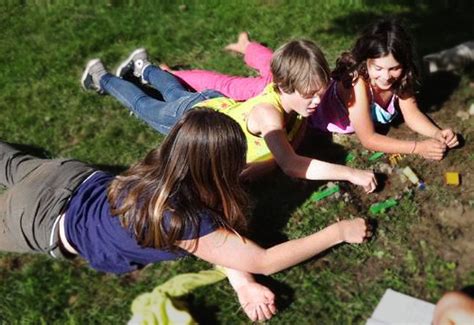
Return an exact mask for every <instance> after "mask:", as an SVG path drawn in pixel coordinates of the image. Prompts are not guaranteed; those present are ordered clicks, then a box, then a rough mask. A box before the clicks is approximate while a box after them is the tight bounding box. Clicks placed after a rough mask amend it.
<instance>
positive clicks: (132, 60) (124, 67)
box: [115, 48, 151, 84]
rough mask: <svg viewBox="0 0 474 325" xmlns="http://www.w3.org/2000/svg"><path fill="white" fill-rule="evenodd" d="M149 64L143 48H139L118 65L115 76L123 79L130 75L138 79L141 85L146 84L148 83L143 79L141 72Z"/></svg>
mask: <svg viewBox="0 0 474 325" xmlns="http://www.w3.org/2000/svg"><path fill="white" fill-rule="evenodd" d="M150 64H151V63H150V61H148V54H147V53H146V50H145V49H144V48H139V49H136V50H135V51H133V52H132V54H130V55H129V56H128V58H127V59H126V60H125V61H123V62H122V63H121V64H120V65H119V67H118V68H117V71H116V73H115V75H116V76H117V77H120V78H123V77H125V76H126V75H130V73H131V74H133V75H134V76H135V77H137V78H140V80H141V82H142V83H144V84H146V83H148V82H147V81H146V80H144V79H143V71H144V70H145V68H146V67H147V66H149V65H150Z"/></svg>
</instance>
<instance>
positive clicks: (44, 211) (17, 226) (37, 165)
mask: <svg viewBox="0 0 474 325" xmlns="http://www.w3.org/2000/svg"><path fill="white" fill-rule="evenodd" d="M93 172H94V169H93V168H92V167H90V166H88V165H86V164H84V163H82V162H80V161H77V160H71V159H54V160H51V159H40V158H36V157H33V156H30V155H27V154H24V153H22V152H20V151H18V150H16V149H14V148H13V147H11V146H10V145H7V144H5V143H3V142H0V184H1V185H3V186H5V187H6V188H7V190H6V191H4V192H3V193H1V194H0V251H4V252H18V253H28V252H29V253H47V254H50V255H51V256H53V257H64V254H63V252H62V251H61V249H60V247H59V246H60V245H59V244H60V243H59V237H58V226H59V225H58V224H57V221H58V216H59V215H60V214H61V213H62V212H63V211H64V209H65V207H66V205H67V202H68V201H69V198H70V197H71V195H72V194H73V193H74V190H75V189H76V188H77V186H79V185H80V184H81V183H82V182H83V181H84V180H85V179H86V178H87V177H88V176H89V175H90V174H91V173H93Z"/></svg>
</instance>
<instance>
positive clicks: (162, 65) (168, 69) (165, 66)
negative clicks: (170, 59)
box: [159, 63, 173, 72]
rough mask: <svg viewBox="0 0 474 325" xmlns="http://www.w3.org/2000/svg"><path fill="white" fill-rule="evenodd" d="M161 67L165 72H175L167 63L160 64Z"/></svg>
mask: <svg viewBox="0 0 474 325" xmlns="http://www.w3.org/2000/svg"><path fill="white" fill-rule="evenodd" d="M159 67H160V69H161V70H163V71H168V72H173V70H172V69H171V68H170V67H169V65H167V64H165V63H162V64H160V65H159Z"/></svg>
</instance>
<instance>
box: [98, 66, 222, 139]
mask: <svg viewBox="0 0 474 325" xmlns="http://www.w3.org/2000/svg"><path fill="white" fill-rule="evenodd" d="M143 79H145V80H146V81H148V83H149V84H150V85H151V86H153V87H154V88H155V89H156V90H158V91H159V92H160V93H161V95H162V96H163V99H164V101H161V100H158V99H156V98H153V97H150V96H149V95H147V94H145V93H144V92H143V91H142V90H141V89H140V88H138V87H137V86H135V85H134V84H133V83H131V82H129V81H126V80H123V79H121V78H118V77H116V76H114V75H112V74H110V73H107V74H106V75H104V76H103V77H102V78H101V79H100V86H101V88H102V89H103V90H104V91H105V92H106V93H108V94H110V95H112V96H114V97H115V98H117V100H118V101H119V102H121V103H122V104H123V105H124V106H125V107H127V108H128V109H130V110H131V111H132V112H133V113H134V114H135V115H136V116H137V117H138V118H140V119H141V120H143V121H145V122H146V123H147V124H148V125H150V126H151V127H152V128H154V129H155V130H157V131H158V132H160V133H162V134H165V135H166V134H168V133H169V132H170V130H171V128H172V127H173V126H174V125H175V124H176V122H177V121H178V120H179V119H180V118H181V116H182V115H183V114H184V113H185V112H187V111H188V110H190V109H192V108H193V106H195V105H196V104H198V103H200V102H202V101H204V100H206V99H210V98H215V97H223V96H224V95H222V94H221V93H220V92H218V91H215V90H204V91H203V92H200V93H197V92H190V91H188V90H186V89H185V88H184V87H183V85H182V84H181V83H180V82H179V80H178V79H177V78H176V77H175V76H173V75H172V74H170V73H168V72H165V71H163V70H161V69H160V68H158V67H156V66H153V65H150V66H148V67H147V68H145V71H143Z"/></svg>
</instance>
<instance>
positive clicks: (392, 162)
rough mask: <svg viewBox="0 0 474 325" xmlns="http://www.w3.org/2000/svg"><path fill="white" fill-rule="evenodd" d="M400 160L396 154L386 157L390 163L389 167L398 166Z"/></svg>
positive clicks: (399, 156) (400, 157)
mask: <svg viewBox="0 0 474 325" xmlns="http://www.w3.org/2000/svg"><path fill="white" fill-rule="evenodd" d="M402 159H403V157H402V156H401V155H400V154H398V153H394V154H392V155H390V156H388V161H389V162H390V165H391V166H392V167H394V166H396V165H398V162H399V161H400V160H402Z"/></svg>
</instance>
